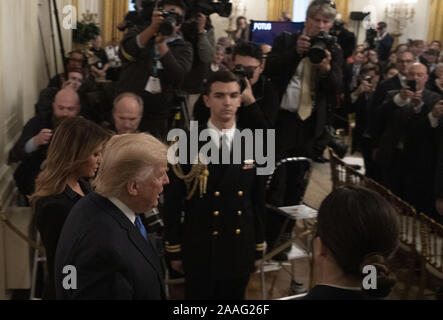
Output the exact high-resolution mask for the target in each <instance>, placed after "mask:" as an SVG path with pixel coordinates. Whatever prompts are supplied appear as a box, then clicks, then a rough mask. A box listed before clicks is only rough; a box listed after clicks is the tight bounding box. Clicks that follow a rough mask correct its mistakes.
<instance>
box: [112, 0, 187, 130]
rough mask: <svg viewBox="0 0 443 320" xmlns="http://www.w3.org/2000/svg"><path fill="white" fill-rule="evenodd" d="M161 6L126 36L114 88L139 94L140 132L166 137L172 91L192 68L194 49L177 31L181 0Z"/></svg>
mask: <svg viewBox="0 0 443 320" xmlns="http://www.w3.org/2000/svg"><path fill="white" fill-rule="evenodd" d="M151 4H152V2H151V1H147V0H145V2H144V10H146V11H148V12H149V6H150V5H151ZM161 5H162V8H163V11H157V10H154V11H153V12H152V21H151V22H148V26H147V27H146V26H137V27H134V28H132V29H130V30H129V31H128V32H127V34H126V35H125V37H124V39H123V41H122V43H121V50H120V56H121V59H122V62H123V68H122V72H121V76H120V83H119V86H118V90H117V91H118V93H122V92H132V93H135V94H137V95H139V96H140V97H142V99H143V102H144V105H145V110H144V115H143V119H142V122H141V125H140V131H148V132H150V133H152V134H153V135H156V136H160V137H165V136H166V135H167V132H168V129H169V117H170V109H171V108H172V103H173V99H174V91H175V89H177V88H179V86H180V85H181V83H182V81H183V79H184V78H185V75H186V74H187V73H188V72H189V70H190V69H191V66H192V56H193V51H192V45H191V44H190V43H188V42H186V41H184V39H183V37H182V36H181V35H180V34H179V33H178V31H179V30H180V27H181V24H182V21H183V17H184V15H185V5H184V3H183V1H182V0H164V1H162V3H161ZM145 16H149V14H145ZM165 33H166V34H165Z"/></svg>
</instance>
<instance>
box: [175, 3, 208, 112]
mask: <svg viewBox="0 0 443 320" xmlns="http://www.w3.org/2000/svg"><path fill="white" fill-rule="evenodd" d="M181 30H182V33H183V36H184V38H185V40H186V41H188V42H190V43H191V44H192V48H193V50H194V62H193V65H192V69H191V72H189V73H188V74H187V76H186V78H185V81H183V85H182V89H183V90H184V91H186V92H187V93H188V94H189V95H190V97H189V108H190V110H189V113H190V114H192V109H193V107H194V103H195V101H196V100H197V99H198V96H199V95H200V94H201V93H202V91H203V82H204V80H205V78H206V76H207V70H208V69H209V66H210V64H211V62H212V58H213V56H214V48H215V39H214V37H215V35H214V27H213V26H212V23H211V20H210V18H209V17H208V16H206V15H205V14H204V13H203V12H201V11H199V10H196V12H195V13H194V14H192V15H191V18H190V19H188V20H187V21H186V22H185V23H184V24H183V26H182V29H181Z"/></svg>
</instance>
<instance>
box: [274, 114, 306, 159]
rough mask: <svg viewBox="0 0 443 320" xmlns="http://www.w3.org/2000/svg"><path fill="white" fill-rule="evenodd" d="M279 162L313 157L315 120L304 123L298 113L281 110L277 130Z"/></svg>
mask: <svg viewBox="0 0 443 320" xmlns="http://www.w3.org/2000/svg"><path fill="white" fill-rule="evenodd" d="M275 134H276V137H275V143H276V145H275V152H276V158H277V161H278V160H280V159H284V158H287V157H309V158H311V157H312V156H313V146H314V140H315V119H314V117H313V116H311V117H309V118H308V119H306V120H305V121H302V120H301V119H300V117H299V116H298V114H297V113H295V112H289V111H286V110H280V112H279V115H278V120H277V124H276V128H275Z"/></svg>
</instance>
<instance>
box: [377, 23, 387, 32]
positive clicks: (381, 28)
mask: <svg viewBox="0 0 443 320" xmlns="http://www.w3.org/2000/svg"><path fill="white" fill-rule="evenodd" d="M387 27H388V25H387V24H386V22H383V21H381V22H379V23H378V24H377V29H378V30H384V29H386V28H387Z"/></svg>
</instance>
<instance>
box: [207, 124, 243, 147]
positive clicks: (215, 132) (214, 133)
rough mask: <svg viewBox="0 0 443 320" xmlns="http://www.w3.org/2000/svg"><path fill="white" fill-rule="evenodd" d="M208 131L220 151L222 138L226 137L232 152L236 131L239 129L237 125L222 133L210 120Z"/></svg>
mask: <svg viewBox="0 0 443 320" xmlns="http://www.w3.org/2000/svg"><path fill="white" fill-rule="evenodd" d="M208 129H209V135H210V137H211V140H212V141H213V142H214V143H215V145H216V146H217V148H219V149H220V137H223V136H225V139H226V142H227V144H228V147H229V151H231V148H232V141H234V136H235V130H236V129H237V127H236V125H235V124H234V126H233V127H232V128H231V129H223V130H222V131H220V130H219V129H218V128H217V127H216V126H214V124H213V123H212V122H211V120H209V121H208Z"/></svg>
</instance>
